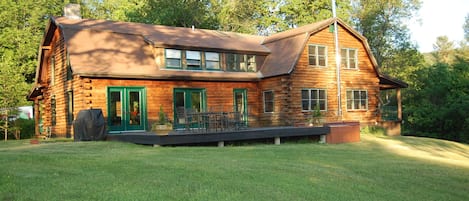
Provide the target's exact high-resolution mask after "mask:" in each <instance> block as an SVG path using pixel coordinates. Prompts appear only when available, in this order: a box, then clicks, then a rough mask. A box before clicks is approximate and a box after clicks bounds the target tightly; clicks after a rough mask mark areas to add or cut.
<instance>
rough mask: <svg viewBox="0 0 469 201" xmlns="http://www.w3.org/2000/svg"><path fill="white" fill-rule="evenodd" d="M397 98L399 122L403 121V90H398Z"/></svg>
mask: <svg viewBox="0 0 469 201" xmlns="http://www.w3.org/2000/svg"><path fill="white" fill-rule="evenodd" d="M396 98H397V120H398V121H402V98H401V88H397V89H396Z"/></svg>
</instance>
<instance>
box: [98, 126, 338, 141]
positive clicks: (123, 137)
mask: <svg viewBox="0 0 469 201" xmlns="http://www.w3.org/2000/svg"><path fill="white" fill-rule="evenodd" d="M329 132H330V128H329V127H263V128H246V129H242V130H230V131H219V132H209V133H188V132H177V131H173V132H171V133H170V134H168V135H156V134H155V133H153V132H129V133H125V132H123V133H120V134H109V135H108V137H107V139H108V140H113V141H123V142H131V143H135V144H144V145H184V144H197V143H211V142H223V141H243V140H259V139H269V138H272V139H274V138H277V137H279V138H282V137H306V136H321V135H327V134H329Z"/></svg>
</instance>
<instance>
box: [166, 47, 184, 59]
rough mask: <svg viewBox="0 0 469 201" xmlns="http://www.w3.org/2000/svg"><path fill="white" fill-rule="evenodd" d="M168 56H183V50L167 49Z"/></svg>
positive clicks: (178, 57)
mask: <svg viewBox="0 0 469 201" xmlns="http://www.w3.org/2000/svg"><path fill="white" fill-rule="evenodd" d="M166 58H177V59H180V58H181V50H174V49H166Z"/></svg>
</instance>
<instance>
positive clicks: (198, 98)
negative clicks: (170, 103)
mask: <svg viewBox="0 0 469 201" xmlns="http://www.w3.org/2000/svg"><path fill="white" fill-rule="evenodd" d="M204 109H205V89H182V88H180V89H174V110H175V113H174V122H176V125H175V127H176V128H183V127H185V126H188V127H193V128H194V127H197V126H198V125H197V124H196V123H191V122H197V119H194V118H199V117H198V116H197V115H192V116H191V115H185V113H187V112H201V111H204Z"/></svg>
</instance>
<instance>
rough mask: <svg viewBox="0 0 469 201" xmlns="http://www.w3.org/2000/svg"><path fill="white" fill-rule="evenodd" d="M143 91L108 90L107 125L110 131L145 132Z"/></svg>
mask: <svg viewBox="0 0 469 201" xmlns="http://www.w3.org/2000/svg"><path fill="white" fill-rule="evenodd" d="M144 96H145V89H144V88H143V87H109V88H108V125H109V130H110V131H128V130H145V125H146V115H145V114H146V110H145V99H144Z"/></svg>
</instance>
